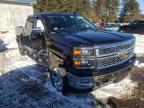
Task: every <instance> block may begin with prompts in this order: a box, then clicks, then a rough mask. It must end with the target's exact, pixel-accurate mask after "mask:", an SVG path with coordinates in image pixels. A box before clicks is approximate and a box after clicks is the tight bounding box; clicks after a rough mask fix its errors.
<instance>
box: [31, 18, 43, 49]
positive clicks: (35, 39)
mask: <svg viewBox="0 0 144 108" xmlns="http://www.w3.org/2000/svg"><path fill="white" fill-rule="evenodd" d="M44 43H45V29H44V25H43V23H42V21H41V19H40V18H35V19H34V26H33V28H32V33H31V48H32V49H34V50H37V51H39V50H41V49H44V48H45V44H44Z"/></svg>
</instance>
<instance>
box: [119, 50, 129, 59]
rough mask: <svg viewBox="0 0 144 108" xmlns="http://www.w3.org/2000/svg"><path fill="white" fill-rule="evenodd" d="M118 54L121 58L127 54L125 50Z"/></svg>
mask: <svg viewBox="0 0 144 108" xmlns="http://www.w3.org/2000/svg"><path fill="white" fill-rule="evenodd" d="M118 56H119V57H120V58H121V59H122V58H125V57H126V56H127V52H126V51H121V52H119V54H118Z"/></svg>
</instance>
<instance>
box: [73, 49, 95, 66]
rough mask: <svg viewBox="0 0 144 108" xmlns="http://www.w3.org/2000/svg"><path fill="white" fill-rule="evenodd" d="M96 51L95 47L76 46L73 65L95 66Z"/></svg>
mask: <svg viewBox="0 0 144 108" xmlns="http://www.w3.org/2000/svg"><path fill="white" fill-rule="evenodd" d="M94 57H95V51H94V48H74V49H73V65H74V66H75V67H93V66H94Z"/></svg>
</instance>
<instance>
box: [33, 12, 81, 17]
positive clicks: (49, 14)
mask: <svg viewBox="0 0 144 108" xmlns="http://www.w3.org/2000/svg"><path fill="white" fill-rule="evenodd" d="M35 15H48V16H53V15H54V16H55V15H57V16H59V15H60V16H61V15H79V14H78V13H75V12H74V13H47V12H42V13H38V14H35Z"/></svg>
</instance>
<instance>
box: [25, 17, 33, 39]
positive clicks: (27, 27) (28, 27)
mask: <svg viewBox="0 0 144 108" xmlns="http://www.w3.org/2000/svg"><path fill="white" fill-rule="evenodd" d="M33 26H34V22H33V20H32V19H31V18H29V19H27V22H26V25H25V35H26V36H30V35H31V32H32V28H33Z"/></svg>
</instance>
